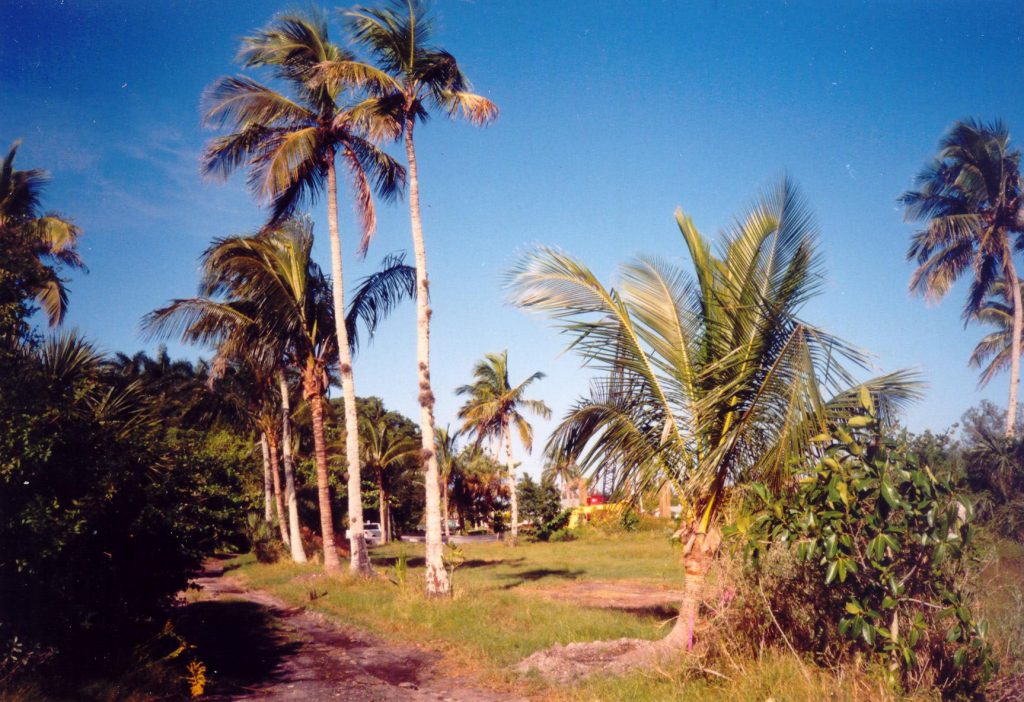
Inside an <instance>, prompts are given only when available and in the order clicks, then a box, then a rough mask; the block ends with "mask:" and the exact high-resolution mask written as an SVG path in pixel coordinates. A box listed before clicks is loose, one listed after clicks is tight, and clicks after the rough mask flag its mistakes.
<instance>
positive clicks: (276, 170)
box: [203, 10, 405, 574]
mask: <svg viewBox="0 0 1024 702" xmlns="http://www.w3.org/2000/svg"><path fill="white" fill-rule="evenodd" d="M239 59H240V60H241V62H242V64H243V65H244V66H246V67H260V66H263V67H269V68H270V69H271V71H272V75H273V77H274V78H275V79H277V80H279V81H281V82H282V83H284V84H286V85H288V86H290V88H291V93H292V94H293V97H291V98H290V97H288V96H286V95H284V94H282V93H279V92H277V91H275V90H274V89H273V88H271V87H268V86H265V85H262V84H260V83H257V82H256V81H253V80H250V79H248V78H244V77H226V78H221V79H220V80H219V81H217V82H215V83H214V84H213V85H212V86H211V87H210V88H209V90H208V91H207V93H206V96H205V100H206V103H207V109H206V115H205V119H206V122H207V123H208V124H210V125H212V126H225V125H230V129H231V130H232V133H230V134H228V135H227V136H223V137H220V138H217V139H214V140H213V142H211V144H210V146H209V147H208V148H207V150H206V154H205V156H204V160H203V170H204V172H205V173H207V174H212V175H219V176H222V177H227V176H228V175H230V174H231V172H233V171H234V170H235V169H236V168H238V167H239V166H246V167H248V168H249V184H250V186H251V188H252V190H253V192H254V194H255V195H256V196H257V198H258V199H260V200H261V201H262V202H265V203H267V204H269V205H270V207H271V218H270V219H271V223H272V224H273V223H279V222H281V221H283V220H284V219H285V218H287V217H289V216H290V215H291V214H292V213H294V212H295V210H296V208H297V207H298V206H300V205H301V204H302V203H303V202H307V201H308V202H313V201H315V200H316V199H317V196H318V195H319V193H320V192H321V191H322V190H323V189H324V188H325V186H326V190H327V217H328V227H329V231H330V242H331V283H332V293H333V295H332V298H333V302H334V308H335V309H336V310H339V311H340V310H344V309H345V295H344V290H345V286H344V278H343V277H342V254H341V238H340V234H339V225H338V184H337V173H336V164H335V160H336V158H338V157H340V158H341V159H342V162H343V163H344V164H345V167H346V170H347V172H348V174H349V176H350V179H351V184H352V187H353V192H354V198H355V203H356V209H357V210H358V212H359V215H360V220H361V221H360V228H361V230H362V241H361V243H360V246H359V253H360V254H361V255H362V254H365V252H366V249H367V247H368V246H369V244H370V240H371V239H372V237H373V234H374V231H375V229H376V213H375V209H374V203H373V195H374V193H376V194H377V196H378V197H381V198H383V199H385V200H392V199H394V198H395V197H396V196H397V194H398V192H399V190H400V189H401V186H402V183H403V182H404V178H405V172H404V169H403V168H402V167H401V166H400V165H399V164H398V163H397V162H396V161H395V160H394V159H392V158H391V157H390V156H388V155H387V154H386V153H384V152H383V151H381V150H380V149H379V148H378V147H377V146H376V145H375V144H374V143H373V142H372V141H370V140H369V139H367V138H365V136H364V135H363V133H361V130H360V128H359V127H358V125H357V124H356V122H355V121H354V120H353V118H352V112H351V110H347V109H343V108H341V107H339V105H338V100H339V98H340V97H342V96H343V95H345V94H347V93H350V92H352V91H353V90H357V89H358V88H359V87H360V86H362V85H364V84H367V83H372V82H373V81H374V80H375V76H377V75H378V74H379V73H380V72H379V71H377V70H376V69H374V68H372V67H371V66H367V65H366V64H362V63H360V62H358V61H355V60H354V57H353V56H352V54H351V53H349V52H348V51H346V50H345V49H343V48H341V47H339V46H337V45H336V44H333V43H331V41H330V37H329V33H328V28H327V20H326V17H325V16H324V15H323V14H322V13H320V12H319V11H316V10H310V11H308V12H306V13H285V14H281V15H278V16H277V17H276V18H275V19H274V21H273V22H272V23H271V24H270V26H269V27H267V28H266V29H263V30H261V31H259V32H257V33H256V34H255V35H253V36H251V37H246V38H245V39H243V40H242V48H241V50H240V52H239ZM324 62H329V63H330V64H331V65H332V66H333V67H334V70H333V71H332V74H331V78H330V79H329V80H319V81H318V82H317V83H316V84H315V85H314V84H313V83H312V82H311V79H312V78H313V75H314V71H313V69H314V68H315V67H316V66H318V65H319V64H321V63H324ZM381 75H382V74H381ZM363 119H364V120H365V119H366V118H365V116H364V118H363ZM382 119H383V118H382ZM372 121H373V120H372V119H371V120H370V123H371V126H372ZM335 323H336V325H337V326H336V329H335V334H336V337H337V344H336V347H337V348H338V350H339V351H338V353H339V368H340V371H341V388H342V398H343V400H344V406H345V426H346V427H348V428H349V429H350V431H346V432H345V436H346V437H347V439H346V441H347V445H346V451H345V455H346V463H347V467H348V500H349V504H348V506H349V510H348V519H349V533H350V536H351V554H352V555H351V569H352V571H353V572H354V573H358V574H368V573H370V572H371V569H370V561H369V556H368V554H367V550H366V541H365V538H364V536H363V516H362V496H361V494H360V489H361V479H360V464H359V460H360V459H359V432H358V431H356V430H355V429H354V427H356V426H357V421H358V420H357V413H356V404H355V402H356V392H355V382H354V377H353V373H352V358H351V354H350V351H349V340H348V337H347V330H346V328H345V325H344V320H343V319H342V316H341V314H340V312H339V314H338V315H336V316H335Z"/></svg>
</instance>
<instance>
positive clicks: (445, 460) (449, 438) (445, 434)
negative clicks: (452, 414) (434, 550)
mask: <svg viewBox="0 0 1024 702" xmlns="http://www.w3.org/2000/svg"><path fill="white" fill-rule="evenodd" d="M461 436H462V432H460V431H452V430H451V427H445V428H444V429H438V430H437V434H436V438H437V472H438V480H440V481H441V520H442V524H441V528H442V530H443V532H444V538H446V539H450V538H451V535H452V532H451V526H450V525H449V521H450V518H451V513H450V506H449V504H448V493H449V486H450V485H451V482H452V478H453V477H454V476H455V474H456V473H458V472H459V470H460V465H459V463H460V461H461V458H460V456H459V451H458V444H459V438H460V437H461Z"/></svg>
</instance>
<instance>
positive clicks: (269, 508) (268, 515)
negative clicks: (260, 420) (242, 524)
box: [260, 431, 280, 524]
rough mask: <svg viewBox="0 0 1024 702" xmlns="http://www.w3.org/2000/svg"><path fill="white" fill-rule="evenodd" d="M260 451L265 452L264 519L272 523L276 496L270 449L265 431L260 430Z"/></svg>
mask: <svg viewBox="0 0 1024 702" xmlns="http://www.w3.org/2000/svg"><path fill="white" fill-rule="evenodd" d="M260 452H261V453H262V454H263V521H265V522H266V523H267V524H270V523H272V522H273V521H274V507H273V499H274V498H273V488H271V486H270V449H269V448H268V447H267V433H266V432H265V431H261V432H260ZM278 514H280V512H279V513H278Z"/></svg>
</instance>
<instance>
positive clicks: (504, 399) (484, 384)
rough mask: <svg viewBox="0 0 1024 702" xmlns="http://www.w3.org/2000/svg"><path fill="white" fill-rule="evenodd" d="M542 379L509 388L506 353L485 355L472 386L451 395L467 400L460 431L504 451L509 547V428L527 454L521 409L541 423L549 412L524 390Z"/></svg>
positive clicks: (512, 483) (528, 433)
mask: <svg viewBox="0 0 1024 702" xmlns="http://www.w3.org/2000/svg"><path fill="white" fill-rule="evenodd" d="M543 377H544V374H543V373H540V372H537V373H534V374H533V375H531V376H529V377H528V378H526V380H524V381H522V382H521V383H519V384H518V385H515V386H513V385H512V384H511V383H510V382H509V379H508V350H507V349H506V350H505V351H502V352H501V353H489V354H487V355H486V356H484V360H482V361H480V362H479V363H477V364H476V366H475V367H474V368H473V378H474V380H473V383H472V385H463V386H462V387H460V388H458V389H457V390H456V391H455V392H456V394H458V395H465V396H467V397H468V398H469V399H468V400H466V404H465V405H463V406H462V408H461V409H460V410H459V419H461V420H462V421H463V424H462V429H463V431H470V432H473V433H474V434H476V437H477V443H480V442H481V441H482V440H484V439H490V438H494V439H496V440H497V444H498V448H497V449H496V451H500V450H501V446H502V445H504V447H505V459H506V461H507V464H508V476H507V479H508V481H509V496H510V498H511V501H512V543H515V541H516V539H517V538H518V537H519V500H518V499H517V496H516V476H515V463H513V461H512V427H515V428H516V432H517V433H518V434H519V440H520V441H521V442H522V443H523V447H524V448H525V449H526V451H527V453H529V452H530V451H532V450H533V427H531V426H530V423H529V422H527V421H526V417H524V416H523V415H522V414H521V413H520V410H521V409H526V410H529V411H530V412H532V413H533V414H536V415H538V416H540V417H543V418H544V419H549V418H550V417H551V410H550V409H549V408H548V406H547V405H546V404H544V402H543V401H542V400H528V399H526V398H525V397H524V394H525V392H526V388H528V387H529V386H530V385H531V384H533V383H534V382H535V381H537V380H541V379H542V378H543Z"/></svg>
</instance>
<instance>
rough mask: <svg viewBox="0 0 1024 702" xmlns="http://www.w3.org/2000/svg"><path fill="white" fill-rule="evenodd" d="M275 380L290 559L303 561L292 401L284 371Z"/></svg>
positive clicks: (303, 552)
mask: <svg viewBox="0 0 1024 702" xmlns="http://www.w3.org/2000/svg"><path fill="white" fill-rule="evenodd" d="M277 382H278V386H279V387H280V390H281V457H282V459H283V463H284V497H285V500H286V501H287V502H288V534H289V539H288V541H289V542H290V543H289V546H290V547H291V551H292V560H293V561H295V562H296V563H305V562H306V550H305V549H304V548H302V531H301V530H300V529H299V497H298V495H296V494H295V462H294V461H293V460H292V419H291V417H292V402H291V398H289V396H288V381H287V380H286V379H285V377H284V373H278V374H277Z"/></svg>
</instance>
